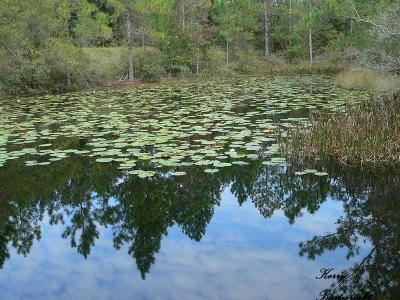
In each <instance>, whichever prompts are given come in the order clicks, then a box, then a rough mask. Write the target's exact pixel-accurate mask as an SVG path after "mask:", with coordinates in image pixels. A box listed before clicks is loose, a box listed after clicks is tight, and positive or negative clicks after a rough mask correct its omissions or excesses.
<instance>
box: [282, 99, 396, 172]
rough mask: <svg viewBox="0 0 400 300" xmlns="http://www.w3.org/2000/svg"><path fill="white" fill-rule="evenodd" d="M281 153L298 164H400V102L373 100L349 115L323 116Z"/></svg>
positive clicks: (301, 130)
mask: <svg viewBox="0 0 400 300" xmlns="http://www.w3.org/2000/svg"><path fill="white" fill-rule="evenodd" d="M282 149H283V151H284V152H285V154H286V155H287V156H289V157H290V158H291V159H292V161H294V162H297V163H304V162H307V161H309V162H312V161H313V162H315V161H317V160H321V161H323V162H326V163H331V162H338V163H340V164H342V165H361V166H366V165H371V164H377V163H378V164H381V163H382V164H393V163H394V164H399V163H400V100H399V99H397V100H387V99H386V100H382V99H381V100H370V101H367V102H364V103H362V104H358V105H356V106H353V107H350V108H349V109H348V110H347V112H346V113H328V112H322V113H320V114H319V115H318V116H317V117H316V118H315V119H314V120H313V121H312V123H311V126H310V127H307V128H297V129H295V130H294V131H293V132H292V133H291V137H290V138H289V139H288V140H287V141H286V142H285V143H284V144H283V146H282Z"/></svg>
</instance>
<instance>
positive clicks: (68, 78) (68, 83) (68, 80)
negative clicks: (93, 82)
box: [67, 70, 71, 88]
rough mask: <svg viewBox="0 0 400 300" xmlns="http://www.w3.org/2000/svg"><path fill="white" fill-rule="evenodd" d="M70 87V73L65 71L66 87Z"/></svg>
mask: <svg viewBox="0 0 400 300" xmlns="http://www.w3.org/2000/svg"><path fill="white" fill-rule="evenodd" d="M70 86H71V72H70V71H69V70H68V71H67V87H68V88H69V87H70Z"/></svg>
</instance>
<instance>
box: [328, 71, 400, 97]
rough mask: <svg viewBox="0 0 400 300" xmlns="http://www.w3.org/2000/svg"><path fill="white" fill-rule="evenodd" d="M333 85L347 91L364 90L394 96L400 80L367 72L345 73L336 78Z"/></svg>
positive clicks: (399, 85) (392, 76) (378, 73)
mask: <svg viewBox="0 0 400 300" xmlns="http://www.w3.org/2000/svg"><path fill="white" fill-rule="evenodd" d="M335 83H336V85H337V86H339V87H343V88H347V89H358V90H366V91H369V92H372V93H374V94H382V93H383V94H388V95H391V94H394V93H396V92H397V91H398V90H399V87H400V78H399V77H397V76H394V75H391V74H386V73H382V72H374V71H369V70H359V71H345V72H341V73H339V74H338V75H337V76H336V79H335Z"/></svg>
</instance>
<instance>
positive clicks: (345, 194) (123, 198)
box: [0, 157, 400, 299]
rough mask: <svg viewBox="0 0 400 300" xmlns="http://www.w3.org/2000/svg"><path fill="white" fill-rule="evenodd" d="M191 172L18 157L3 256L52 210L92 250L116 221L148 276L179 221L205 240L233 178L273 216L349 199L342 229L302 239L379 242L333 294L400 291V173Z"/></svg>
mask: <svg viewBox="0 0 400 300" xmlns="http://www.w3.org/2000/svg"><path fill="white" fill-rule="evenodd" d="M186 171H187V173H188V174H187V175H185V176H182V177H173V176H169V175H168V172H164V173H161V174H158V175H156V176H155V177H152V178H147V179H140V178H138V177H136V176H133V175H132V176H131V175H128V174H126V173H124V172H121V171H120V170H118V169H117V168H116V167H115V166H112V165H109V164H99V163H95V162H94V161H92V160H88V159H86V158H79V157H74V158H69V159H68V160H63V161H60V162H56V163H53V164H51V165H49V166H42V167H31V168H26V167H25V165H24V162H23V161H21V160H16V161H13V162H11V163H9V164H8V165H7V168H2V169H1V171H0V266H1V267H3V265H4V263H5V261H6V259H7V258H9V256H10V251H9V246H12V247H14V248H15V249H16V250H17V253H19V254H22V255H25V256H26V255H28V254H29V252H30V249H31V247H32V245H33V243H34V241H35V240H38V239H40V237H41V224H42V222H43V219H44V217H45V216H46V215H48V216H49V222H50V224H53V225H55V224H59V225H60V224H61V225H63V226H64V231H63V234H62V237H63V238H65V239H69V240H70V244H71V247H74V248H76V249H77V251H78V253H80V254H82V255H83V256H84V257H85V258H87V257H88V256H89V255H90V251H91V248H92V247H94V245H95V244H96V240H97V239H99V227H105V226H107V227H110V228H111V229H112V233H113V245H114V247H115V248H116V249H120V248H121V247H122V246H123V245H127V246H128V251H129V255H131V256H132V258H133V259H134V260H135V261H136V265H137V268H138V270H139V271H140V273H141V276H142V278H145V276H146V274H147V273H148V272H149V271H150V268H151V265H152V264H154V263H155V254H156V253H157V252H158V251H159V249H160V244H161V240H162V238H163V236H164V235H166V234H167V232H168V230H169V228H170V227H172V226H174V225H177V226H179V228H180V229H181V230H182V232H183V233H184V234H186V235H187V236H188V237H189V238H190V239H192V240H195V241H200V240H201V239H202V238H203V236H204V235H205V233H206V228H207V225H208V224H209V222H210V221H211V219H212V217H213V214H214V208H215V207H216V206H217V205H219V204H220V202H221V193H222V191H223V189H225V188H227V187H229V188H230V190H231V192H232V193H233V194H234V195H235V196H236V198H237V200H238V202H239V204H243V203H244V202H246V201H251V202H252V203H253V204H254V206H255V207H256V208H257V209H258V210H259V211H260V213H261V214H262V215H263V216H264V217H265V218H270V217H271V216H272V215H273V214H274V212H276V211H278V210H281V211H283V213H284V215H285V216H286V217H287V219H288V221H289V222H290V223H294V222H295V220H296V219H297V218H301V216H302V212H303V211H304V209H306V210H307V211H308V212H310V213H317V211H318V209H319V207H320V205H321V204H322V203H323V202H324V201H326V200H327V199H328V198H332V199H334V200H337V201H342V203H343V205H344V215H343V216H342V217H341V218H340V219H339V220H338V221H337V230H336V232H333V233H330V234H326V235H324V236H315V237H314V238H312V239H311V240H309V241H305V242H302V243H301V244H300V255H302V256H303V255H305V256H307V257H308V258H310V259H316V258H317V257H318V256H319V255H321V254H322V253H324V252H325V251H327V250H329V251H332V250H334V249H337V248H339V247H341V248H342V247H346V248H347V249H348V253H347V258H350V257H353V256H356V255H358V254H359V252H360V247H361V246H362V245H363V244H365V245H367V246H368V247H370V248H371V251H370V253H369V254H368V255H366V256H365V258H363V259H361V260H360V262H359V263H358V264H355V265H354V266H353V267H351V268H349V269H348V270H345V271H343V274H345V275H346V276H345V279H344V280H343V279H341V280H338V282H336V283H335V284H334V285H332V286H331V287H330V289H329V290H326V291H323V292H322V293H323V295H326V297H328V296H334V295H335V296H338V295H348V294H354V293H355V294H365V292H371V293H373V294H374V295H376V297H379V296H383V295H386V296H389V297H390V299H396V297H397V298H400V297H399V295H400V288H399V279H400V268H399V259H400V228H399V224H400V218H399V216H400V206H399V200H400V174H399V172H397V173H396V172H395V171H389V170H387V171H384V172H383V171H382V172H375V173H368V172H356V171H351V170H350V171H349V170H337V169H335V168H329V170H328V171H329V174H330V177H329V178H327V177H317V176H311V175H309V176H303V177H299V176H295V175H294V170H292V169H285V168H279V167H267V166H264V165H262V164H261V163H260V162H259V161H257V160H255V161H253V162H252V163H251V164H250V165H247V166H232V167H230V168H224V169H221V171H220V172H218V173H215V174H212V175H209V174H206V173H204V171H203V170H202V169H201V168H196V167H192V168H190V169H188V170H186Z"/></svg>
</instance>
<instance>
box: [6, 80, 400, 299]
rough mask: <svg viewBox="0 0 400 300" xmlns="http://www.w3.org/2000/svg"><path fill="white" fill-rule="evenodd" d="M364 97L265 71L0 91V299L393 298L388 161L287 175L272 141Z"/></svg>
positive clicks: (394, 244)
mask: <svg viewBox="0 0 400 300" xmlns="http://www.w3.org/2000/svg"><path fill="white" fill-rule="evenodd" d="M365 97H366V95H363V94H361V93H355V92H352V93H350V92H348V91H345V90H341V89H338V88H335V87H334V86H333V85H332V82H331V79H330V78H327V77H302V78H300V77H298V78H285V77H276V78H272V79H271V78H269V79H254V78H245V79H238V80H234V81H227V82H220V83H204V84H200V85H195V84H182V85H174V86H160V87H152V88H149V87H143V88H140V89H136V90H133V91H132V90H121V91H110V92H106V91H105V92H100V93H96V94H92V93H87V94H71V95H63V96H55V97H50V96H48V97H41V98H28V99H19V102H18V101H10V100H8V101H4V102H2V103H1V104H0V105H1V110H0V114H1V120H0V129H1V136H0V266H1V269H0V290H1V291H2V292H1V297H0V298H1V299H3V298H4V299H316V298H319V299H321V298H325V299H327V298H328V297H329V295H353V296H360V295H361V296H365V297H367V298H370V299H372V298H371V297H370V295H374V297H383V296H385V297H386V298H384V299H398V296H399V295H400V294H399V285H398V281H399V257H400V256H399V252H400V238H399V232H400V229H399V228H400V227H399V213H400V211H399V205H398V201H399V200H400V198H399V197H400V196H399V194H400V176H399V172H397V171H396V170H382V171H380V172H374V173H372V172H366V171H363V172H361V171H360V170H345V169H339V168H337V167H335V166H317V168H318V171H323V172H326V173H327V174H328V175H326V176H325V175H323V176H316V175H315V174H313V173H312V172H311V173H309V174H306V175H303V176H297V175H296V173H295V172H296V171H301V170H299V166H290V165H288V164H287V162H286V161H285V160H284V159H283V158H280V157H279V152H278V151H277V142H276V134H277V129H278V128H279V129H280V132H281V133H282V132H283V135H285V132H286V130H287V129H288V128H290V127H292V126H296V125H298V124H299V123H305V122H307V120H308V119H309V117H310V114H311V117H312V113H313V112H314V111H316V110H320V109H330V110H343V109H344V107H345V105H346V103H347V102H348V101H359V100H361V99H363V98H365ZM14 100H16V99H14ZM305 167H307V166H302V168H303V169H304V168H305ZM310 167H311V166H310ZM313 167H315V166H313ZM331 269H332V270H331ZM321 270H322V273H321ZM323 273H326V274H325V275H324V274H323ZM338 274H339V275H343V274H344V277H343V276H342V277H340V278H339V281H338V280H337V279H335V278H332V276H333V275H338ZM342 298H343V297H342Z"/></svg>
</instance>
